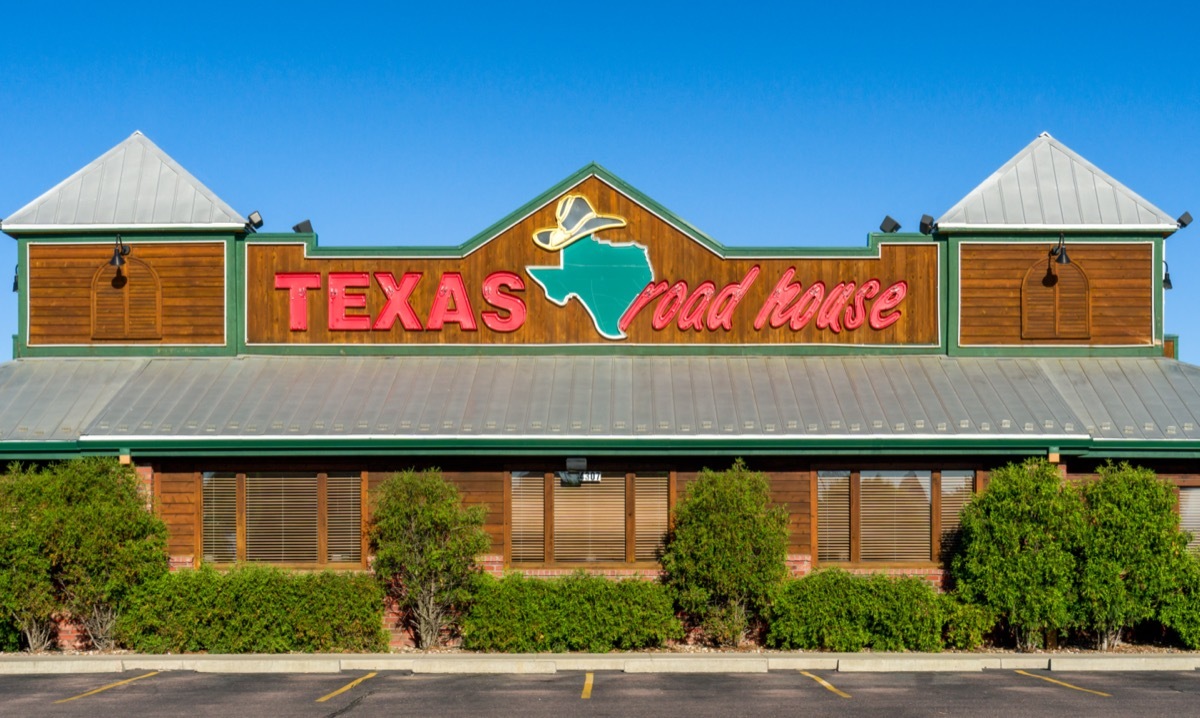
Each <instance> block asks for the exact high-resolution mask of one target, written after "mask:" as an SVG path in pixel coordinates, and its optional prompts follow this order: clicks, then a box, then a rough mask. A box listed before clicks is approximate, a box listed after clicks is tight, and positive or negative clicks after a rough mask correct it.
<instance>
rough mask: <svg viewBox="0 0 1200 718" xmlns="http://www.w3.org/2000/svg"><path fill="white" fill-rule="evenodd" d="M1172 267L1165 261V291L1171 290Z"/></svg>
mask: <svg viewBox="0 0 1200 718" xmlns="http://www.w3.org/2000/svg"><path fill="white" fill-rule="evenodd" d="M1171 288H1172V287H1171V265H1169V264H1167V260H1165V259H1164V260H1163V289H1171Z"/></svg>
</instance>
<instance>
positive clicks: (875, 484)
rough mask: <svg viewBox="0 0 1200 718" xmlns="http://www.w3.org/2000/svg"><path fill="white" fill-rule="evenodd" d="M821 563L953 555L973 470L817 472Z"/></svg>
mask: <svg viewBox="0 0 1200 718" xmlns="http://www.w3.org/2000/svg"><path fill="white" fill-rule="evenodd" d="M816 480H817V561H818V562H853V563H858V562H863V563H910V562H929V561H936V560H938V558H939V557H940V555H941V554H942V552H943V551H944V550H952V548H953V546H954V545H955V544H954V542H955V541H957V536H958V525H959V524H958V515H959V512H960V511H961V510H962V507H963V506H965V505H966V503H967V501H969V500H970V498H971V496H972V495H973V492H974V483H975V472H974V471H971V470H947V471H927V470H916V469H901V470H896V469H869V470H868V469H864V470H862V471H851V470H836V471H818V472H817V476H816Z"/></svg>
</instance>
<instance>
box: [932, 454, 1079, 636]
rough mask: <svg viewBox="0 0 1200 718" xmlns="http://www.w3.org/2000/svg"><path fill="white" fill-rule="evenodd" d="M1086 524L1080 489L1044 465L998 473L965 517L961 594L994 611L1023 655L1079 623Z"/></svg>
mask: <svg viewBox="0 0 1200 718" xmlns="http://www.w3.org/2000/svg"><path fill="white" fill-rule="evenodd" d="M1083 525H1084V512H1083V501H1082V499H1081V498H1080V495H1079V491H1078V490H1077V489H1076V488H1075V487H1073V486H1071V485H1070V484H1068V483H1066V482H1065V481H1063V480H1062V477H1061V476H1060V475H1059V472H1058V468H1057V467H1055V466H1054V465H1053V464H1050V463H1049V462H1047V461H1046V460H1045V459H1029V460H1027V461H1025V462H1024V463H1023V464H1019V465H1018V464H1009V465H1008V466H1005V467H1004V468H1002V469H999V470H997V471H994V472H992V478H991V483H990V484H989V486H988V489H987V491H985V492H984V493H983V494H982V495H980V496H979V497H977V498H976V499H975V500H974V501H972V502H971V503H969V504H967V506H966V508H964V509H963V512H962V542H963V543H962V549H961V551H960V552H959V553H958V554H957V555H956V556H955V557H954V560H953V562H952V564H951V565H952V571H953V577H954V580H955V584H956V586H957V591H958V592H959V594H960V595H961V596H962V597H963V598H964V599H965V600H966V601H968V602H970V603H975V604H978V605H980V606H983V607H984V608H987V609H989V610H991V611H993V612H994V613H995V614H996V615H997V616H998V617H999V619H1000V620H1002V621H1003V622H1004V624H1005V625H1006V626H1007V627H1008V628H1010V629H1011V630H1012V631H1013V633H1014V635H1015V638H1016V640H1017V645H1018V647H1019V648H1021V649H1022V650H1031V649H1033V648H1036V647H1038V646H1040V645H1041V642H1042V640H1043V638H1044V637H1045V635H1046V634H1047V633H1048V632H1053V633H1061V632H1063V631H1065V630H1066V629H1068V628H1070V627H1072V626H1073V625H1074V624H1075V623H1076V601H1077V591H1076V577H1077V572H1078V571H1079V569H1080V565H1079V561H1078V559H1077V553H1078V550H1079V545H1080V541H1081V538H1082V532H1083Z"/></svg>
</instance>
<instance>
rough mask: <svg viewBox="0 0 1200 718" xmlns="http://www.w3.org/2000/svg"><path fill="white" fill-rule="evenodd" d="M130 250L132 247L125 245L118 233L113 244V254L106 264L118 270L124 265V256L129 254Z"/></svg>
mask: <svg viewBox="0 0 1200 718" xmlns="http://www.w3.org/2000/svg"><path fill="white" fill-rule="evenodd" d="M132 251H133V248H132V247H128V246H126V244H125V242H124V240H122V239H121V235H119V234H118V235H117V241H116V242H115V243H114V244H113V256H112V259H110V260H108V265H109V266H110V267H116V268H117V270H118V271H119V270H120V269H121V267H123V266H124V265H125V257H127V256H129V253H130V252H132Z"/></svg>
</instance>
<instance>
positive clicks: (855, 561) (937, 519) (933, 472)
mask: <svg viewBox="0 0 1200 718" xmlns="http://www.w3.org/2000/svg"><path fill="white" fill-rule="evenodd" d="M880 470H882V471H909V470H911V471H928V472H929V474H930V482H929V483H930V489H929V554H930V558H929V559H928V560H919V561H870V560H863V559H862V526H861V522H862V501H861V499H862V490H861V483H860V479H861V475H862V472H863V471H880ZM824 471H830V472H835V471H841V472H849V473H850V508H849V513H850V516H849V524H850V525H849V533H850V536H849V543H850V560H849V561H828V560H826V561H822V560H821V559H820V555H821V554H820V551H821V547H820V539H819V536H820V529H821V524H820V500H819V491H818V485H817V474H818V472H824ZM943 471H971V472H973V473H974V479H973V481H972V482H971V491H972V494H973V495H975V496H978V495H979V493H980V492H981V491H983V489H984V487H985V486H986V474H987V472H986V471H984V470H982V469H981V468H980V466H978V465H970V464H960V463H949V464H943V465H940V466H938V467H937V468H931V467H930V465H929V464H918V463H890V462H888V463H868V464H861V465H856V466H848V465H847V464H835V463H821V464H814V465H812V466H811V467H810V470H809V488H810V504H811V509H810V514H809V518H810V522H811V523H810V526H811V529H810V536H811V538H810V542H811V547H810V548H811V560H812V565H813V567H817V566H837V567H841V568H850V569H857V568H864V569H866V568H876V569H877V568H940V567H941V565H942V555H941V552H942V472H943Z"/></svg>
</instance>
